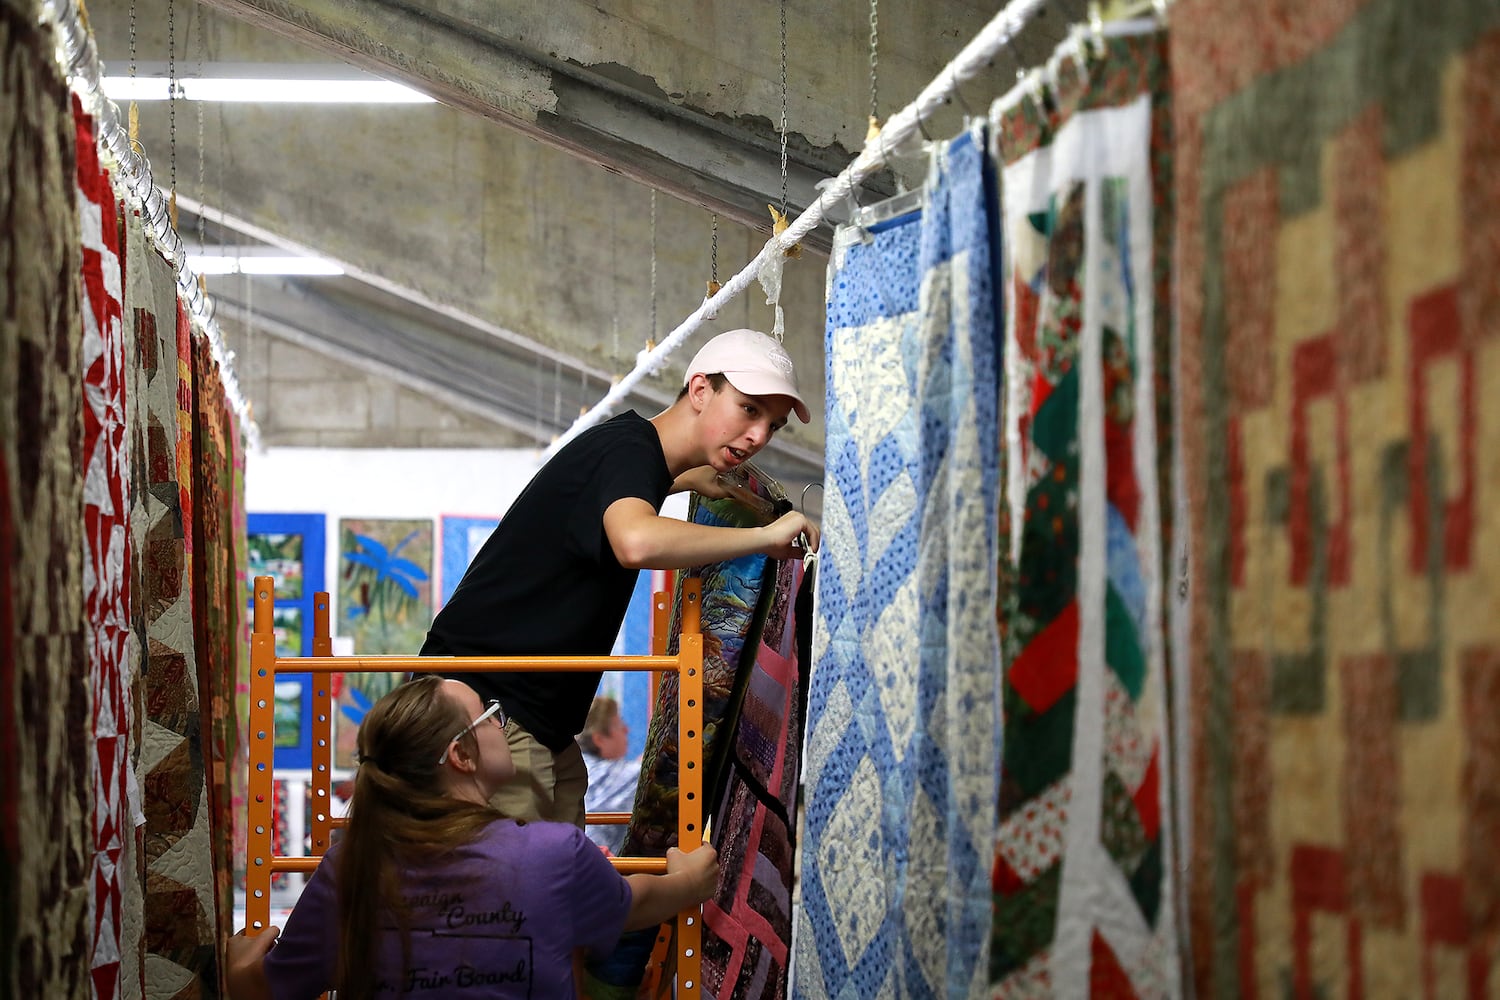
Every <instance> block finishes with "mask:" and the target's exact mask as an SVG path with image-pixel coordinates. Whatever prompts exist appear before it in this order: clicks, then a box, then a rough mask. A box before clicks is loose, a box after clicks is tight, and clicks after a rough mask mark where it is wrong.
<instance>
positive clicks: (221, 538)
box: [192, 330, 248, 938]
mask: <svg viewBox="0 0 1500 1000" xmlns="http://www.w3.org/2000/svg"><path fill="white" fill-rule="evenodd" d="M192 361H193V462H192V473H193V496H194V497H195V498H196V505H195V507H196V511H197V515H196V517H194V519H193V538H194V545H193V552H194V556H193V561H192V567H193V607H194V608H195V609H197V611H196V614H195V615H194V616H193V645H194V648H195V649H196V651H197V664H198V690H199V692H200V693H201V698H202V711H201V713H200V716H199V721H200V724H201V726H202V730H203V748H204V764H205V767H206V768H207V776H206V777H207V782H208V803H209V812H208V816H207V819H208V826H209V834H210V843H211V844H212V851H213V853H212V861H213V872H214V902H215V909H214V918H215V920H216V922H217V925H218V935H219V937H221V938H224V937H228V936H229V935H230V934H233V933H234V928H233V927H232V926H231V924H232V923H233V912H234V887H233V885H232V883H231V876H232V873H233V870H234V860H233V858H232V856H231V855H230V850H231V849H232V847H233V845H234V833H233V831H234V817H233V816H232V814H231V812H230V810H231V789H230V781H229V774H228V771H227V768H228V766H229V763H230V762H231V761H232V760H233V759H234V757H235V752H236V749H237V747H236V733H237V729H238V726H237V724H236V717H235V715H234V709H235V704H234V692H235V687H236V685H237V683H238V679H239V677H238V670H239V661H240V649H241V643H240V641H239V633H240V629H241V619H242V618H243V615H244V610H243V609H244V607H245V602H244V601H243V600H242V595H243V594H244V593H245V592H244V591H243V590H241V589H240V588H239V587H238V585H237V583H236V580H235V570H236V567H235V563H234V556H235V536H234V530H235V525H234V508H235V502H234V498H233V497H232V496H231V490H233V488H234V468H233V457H234V456H233V446H232V444H231V438H230V435H231V434H232V433H233V421H232V418H231V414H230V410H229V404H228V401H227V400H226V398H225V396H224V383H223V382H222V381H221V379H220V375H219V364H218V362H217V361H216V360H215V359H214V356H213V352H212V350H211V348H210V347H209V342H208V335H207V334H205V333H204V332H203V331H201V330H194V331H193V334H192ZM246 680H247V681H248V675H247V676H246Z"/></svg>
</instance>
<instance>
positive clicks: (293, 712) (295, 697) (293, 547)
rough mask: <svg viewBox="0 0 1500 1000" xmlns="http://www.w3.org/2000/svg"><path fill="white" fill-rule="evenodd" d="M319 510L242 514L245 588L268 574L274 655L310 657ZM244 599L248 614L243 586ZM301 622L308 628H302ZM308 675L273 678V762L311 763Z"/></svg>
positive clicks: (318, 577)
mask: <svg viewBox="0 0 1500 1000" xmlns="http://www.w3.org/2000/svg"><path fill="white" fill-rule="evenodd" d="M326 521H327V517H326V515H324V514H253V513H252V514H249V515H247V517H246V525H245V527H246V547H245V550H246V553H247V554H248V556H249V560H248V562H249V565H248V572H247V573H246V581H245V582H246V587H247V588H248V587H250V586H253V585H254V582H255V578H256V577H257V576H269V577H271V578H272V580H273V582H274V585H275V588H276V601H275V607H274V610H273V611H272V619H273V622H274V624H275V628H276V655H277V656H311V655H312V628H311V622H312V614H313V595H314V594H316V593H317V592H318V591H320V590H322V589H323V588H324V583H323V565H324V562H323V560H324V554H325V552H324V545H325V537H324V536H325V534H326V528H325V524H326ZM245 602H246V605H247V607H248V608H250V609H251V611H250V613H251V614H253V605H254V602H253V600H252V599H251V595H250V593H249V591H248V590H247V591H246V593H245ZM304 624H306V626H307V627H304ZM311 680H312V675H311V674H288V675H286V676H284V677H278V678H277V679H276V709H275V718H276V732H275V736H274V737H273V746H274V748H275V766H276V768H277V769H281V768H297V769H309V768H311V767H312V685H311Z"/></svg>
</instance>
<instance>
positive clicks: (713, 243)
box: [708, 212, 719, 286]
mask: <svg viewBox="0 0 1500 1000" xmlns="http://www.w3.org/2000/svg"><path fill="white" fill-rule="evenodd" d="M712 226H713V236H712V238H711V240H710V242H709V245H708V277H709V279H710V280H711V281H713V283H714V285H715V286H717V285H718V284H719V215H718V213H717V212H715V213H714V216H713V223H712Z"/></svg>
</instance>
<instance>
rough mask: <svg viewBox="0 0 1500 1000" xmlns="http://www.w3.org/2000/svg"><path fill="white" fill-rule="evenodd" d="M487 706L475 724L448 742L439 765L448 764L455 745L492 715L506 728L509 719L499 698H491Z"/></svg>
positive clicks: (471, 724)
mask: <svg viewBox="0 0 1500 1000" xmlns="http://www.w3.org/2000/svg"><path fill="white" fill-rule="evenodd" d="M486 704H488V706H489V707H488V708H486V709H485V710H484V711H483V712H481V713H480V714H479V717H478V718H477V719H475V720H474V721H473V722H471V723H469V724H468V725H467V726H464V727H463V728H462V729H460V730H459V731H458V735H457V736H455V737H453V739H451V740H449V741H448V746H447V747H446V748H445V749H444V750H443V755H442V756H441V757H439V758H438V763H439V764H446V763H448V754H449V753H450V752H452V750H453V744H455V743H457V742H458V741H459V740H461V739H463V738H464V737H465V736H467V735H468V734H469V733H470V732H471V731H472V730H473V729H474V728H475V727H477V726H478V725H479V724H480V723H481V722H483V721H484V720H485V719H488V718H489V717H490V716H492V715H493V716H495V724H496V725H498V726H504V725H505V723H506V722H507V721H509V719H508V717H507V716H506V714H505V712H504V711H503V710H502V709H501V708H500V701H499V699H497V698H491V699H490V700H489V701H488V702H487V703H486Z"/></svg>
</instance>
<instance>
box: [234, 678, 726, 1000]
mask: <svg viewBox="0 0 1500 1000" xmlns="http://www.w3.org/2000/svg"><path fill="white" fill-rule="evenodd" d="M504 723H505V716H504V713H503V711H502V710H501V708H500V705H499V703H498V702H490V704H489V705H488V706H486V705H482V704H481V703H480V701H479V696H478V695H477V694H475V693H474V690H473V689H472V688H471V687H469V686H468V685H467V684H465V683H463V682H462V681H457V680H443V679H441V678H439V677H436V676H422V677H419V678H417V679H416V680H413V681H410V682H408V683H406V684H403V685H401V686H400V687H398V688H397V689H396V690H394V691H392V692H391V693H390V694H388V695H387V696H386V697H384V698H382V699H381V700H380V701H379V702H377V703H376V705H375V706H374V708H372V709H371V710H370V713H369V714H368V715H367V716H366V717H365V720H364V723H363V724H362V725H361V726H360V730H359V759H360V765H359V773H358V775H357V777H356V778H355V785H354V796H353V800H352V802H351V805H350V808H349V824H348V827H347V828H346V829H345V831H344V835H343V837H342V839H341V840H340V842H339V843H337V844H335V845H334V846H333V848H332V849H330V850H329V852H328V854H327V856H326V857H325V859H324V863H323V864H321V865H319V866H318V869H317V871H316V872H315V873H314V874H313V877H312V879H311V881H309V882H308V884H307V887H306V888H305V889H304V890H303V892H302V896H301V898H300V899H299V900H298V901H297V905H296V907H295V908H294V909H293V910H292V913H291V916H290V917H288V919H287V924H286V931H285V933H281V934H279V936H278V931H277V929H276V928H274V927H273V928H270V929H268V930H267V931H266V932H265V933H262V934H260V935H258V936H256V937H253V938H251V937H246V936H245V934H244V932H243V931H241V932H240V933H239V934H236V935H235V936H234V937H233V938H232V939H231V940H230V944H229V960H228V972H227V974H228V978H229V993H230V996H231V997H232V998H234V1000H261V998H275V1000H291V998H313V997H317V996H318V995H319V994H321V993H323V992H324V991H326V990H330V989H337V990H338V991H339V994H338V995H339V997H340V1000H366V998H374V997H387V996H404V995H407V994H416V995H426V996H430V997H460V998H474V1000H481V998H486V1000H488V998H502V997H505V998H520V997H530V998H533V1000H545V998H549V997H558V998H564V997H567V998H571V997H573V996H574V994H575V991H574V986H573V958H574V955H575V951H577V950H580V949H581V950H584V951H590V952H606V951H608V950H609V949H611V948H612V947H613V946H614V943H615V940H616V938H618V937H619V935H620V932H621V931H624V930H635V929H637V928H642V927H651V926H654V925H656V924H659V923H661V922H662V921H664V920H666V919H668V918H669V917H671V916H672V915H673V914H675V913H677V912H678V911H680V910H682V909H684V908H686V907H688V906H692V905H694V904H695V903H700V902H702V901H703V900H705V899H707V898H708V897H709V896H710V895H712V894H713V891H714V885H715V882H716V881H717V878H718V863H717V860H716V858H715V855H714V852H713V849H712V848H711V847H708V846H706V845H705V846H704V847H702V848H700V849H698V850H696V851H693V852H692V853H691V854H683V853H681V852H678V851H676V850H675V849H674V850H673V851H670V852H669V853H668V855H667V874H665V875H631V876H629V877H628V878H627V877H624V876H621V875H620V874H618V873H617V872H616V871H615V870H614V868H613V867H612V866H611V865H610V864H609V862H608V861H607V860H606V859H605V858H604V856H603V855H602V854H601V853H600V851H599V849H598V848H597V847H595V846H594V845H593V844H592V843H591V842H589V840H588V839H586V838H585V837H584V835H583V832H582V831H581V830H579V829H578V828H577V827H575V826H572V825H571V824H565V823H546V822H532V823H520V822H517V821H515V820H508V819H505V818H503V817H502V816H501V815H500V814H499V813H498V812H496V811H495V810H494V809H493V808H491V807H490V805H489V800H490V797H491V796H492V795H493V794H494V793H495V791H496V790H497V789H498V788H499V787H500V785H502V784H503V783H504V782H505V781H507V780H508V779H509V778H510V777H511V776H512V775H513V774H514V773H515V768H514V766H513V765H512V763H511V759H510V751H509V749H508V747H507V745H506V738H505V733H504V732H503V731H502V730H501V726H503V725H504ZM273 945H274V947H273Z"/></svg>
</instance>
